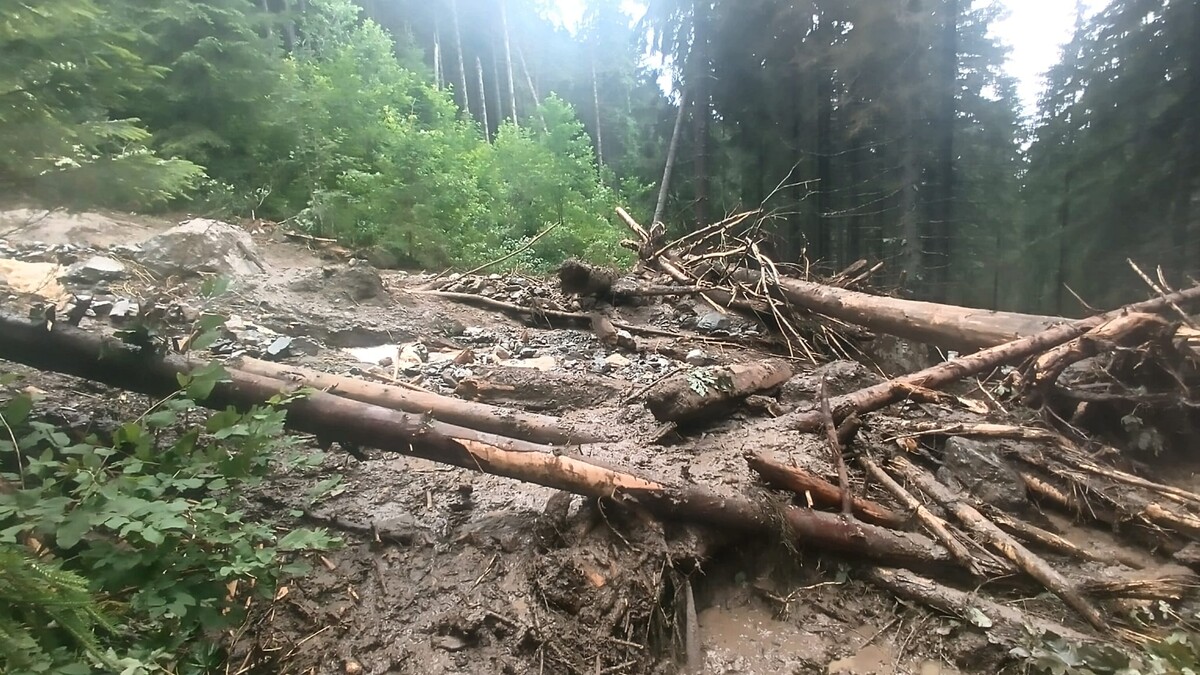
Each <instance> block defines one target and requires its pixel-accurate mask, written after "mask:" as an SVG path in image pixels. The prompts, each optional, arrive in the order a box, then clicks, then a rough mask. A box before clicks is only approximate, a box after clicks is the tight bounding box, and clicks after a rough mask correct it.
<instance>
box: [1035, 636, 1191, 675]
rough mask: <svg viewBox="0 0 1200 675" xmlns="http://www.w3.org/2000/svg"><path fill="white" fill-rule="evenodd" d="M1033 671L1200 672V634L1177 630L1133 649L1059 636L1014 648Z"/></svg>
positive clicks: (1057, 674)
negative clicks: (1076, 641) (1079, 642)
mask: <svg viewBox="0 0 1200 675" xmlns="http://www.w3.org/2000/svg"><path fill="white" fill-rule="evenodd" d="M1012 655H1013V656H1015V657H1017V658H1018V659H1021V660H1022V661H1023V662H1024V663H1025V664H1026V665H1027V666H1029V668H1030V670H1032V671H1033V672H1036V673H1047V674H1048V675H1168V674H1175V673H1181V674H1187V673H1197V672H1200V636H1197V635H1196V634H1194V633H1189V632H1183V631H1177V632H1175V633H1172V634H1171V635H1168V636H1167V637H1166V638H1164V639H1162V640H1159V641H1156V642H1151V643H1149V644H1146V645H1144V646H1142V647H1141V648H1139V649H1136V650H1131V649H1127V648H1122V647H1119V646H1117V645H1113V644H1077V643H1072V642H1069V641H1067V640H1064V639H1062V638H1059V637H1053V638H1046V639H1043V640H1033V641H1031V642H1030V644H1029V646H1025V647H1018V648H1015V649H1013V650H1012Z"/></svg>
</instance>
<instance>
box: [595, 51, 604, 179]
mask: <svg viewBox="0 0 1200 675" xmlns="http://www.w3.org/2000/svg"><path fill="white" fill-rule="evenodd" d="M592 108H593V111H594V112H595V113H596V166H599V167H601V168H604V134H603V133H602V131H601V128H600V83H599V81H598V79H597V78H596V52H595V48H593V49H592Z"/></svg>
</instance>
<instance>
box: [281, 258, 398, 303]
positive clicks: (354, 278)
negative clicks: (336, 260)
mask: <svg viewBox="0 0 1200 675" xmlns="http://www.w3.org/2000/svg"><path fill="white" fill-rule="evenodd" d="M288 289H289V290H292V291H296V292H299V293H322V292H324V293H327V294H329V295H330V296H335V297H339V298H349V299H351V300H353V301H355V302H362V301H363V300H371V299H373V298H377V297H379V296H381V295H383V294H384V293H385V290H384V287H383V278H382V277H380V276H379V270H376V269H375V268H374V267H371V266H370V265H367V264H355V265H347V266H340V265H333V266H329V267H322V268H321V269H317V270H312V271H310V272H308V273H307V274H305V275H304V276H303V277H301V278H299V279H296V280H295V281H293V282H291V283H290V284H288Z"/></svg>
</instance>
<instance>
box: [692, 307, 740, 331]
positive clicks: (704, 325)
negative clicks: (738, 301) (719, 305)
mask: <svg viewBox="0 0 1200 675" xmlns="http://www.w3.org/2000/svg"><path fill="white" fill-rule="evenodd" d="M732 327H733V320H732V319H730V318H729V315H728V314H722V313H720V312H706V313H704V314H702V315H701V316H700V318H699V319H697V320H696V330H698V331H701V332H704V333H711V332H713V331H717V330H729V329H730V328H732Z"/></svg>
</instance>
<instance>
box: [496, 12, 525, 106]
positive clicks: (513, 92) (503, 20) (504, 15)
mask: <svg viewBox="0 0 1200 675" xmlns="http://www.w3.org/2000/svg"><path fill="white" fill-rule="evenodd" d="M500 26H501V28H502V29H503V31H504V63H505V65H506V66H507V68H508V104H509V110H510V111H511V112H512V122H513V126H519V124H520V123H519V122H518V121H517V88H516V86H515V85H514V84H513V60H512V40H511V39H510V36H509V34H508V3H507V2H505V0H500Z"/></svg>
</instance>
